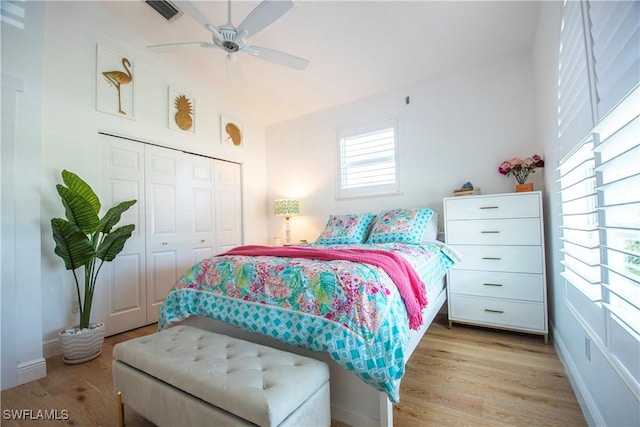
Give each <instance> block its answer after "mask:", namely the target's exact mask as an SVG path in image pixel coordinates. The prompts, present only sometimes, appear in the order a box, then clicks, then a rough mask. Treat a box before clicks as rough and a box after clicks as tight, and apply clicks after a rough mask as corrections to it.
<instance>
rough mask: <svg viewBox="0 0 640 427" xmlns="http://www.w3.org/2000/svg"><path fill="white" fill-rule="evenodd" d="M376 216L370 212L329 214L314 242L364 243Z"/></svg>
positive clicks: (332, 243) (328, 243)
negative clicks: (325, 223)
mask: <svg viewBox="0 0 640 427" xmlns="http://www.w3.org/2000/svg"><path fill="white" fill-rule="evenodd" d="M375 219H376V216H375V215H374V214H372V213H362V214H345V215H329V220H328V221H327V225H325V227H324V230H322V233H320V236H319V237H318V240H316V243H318V244H321V245H339V244H353V243H364V241H365V239H366V237H367V233H368V232H369V229H370V228H371V224H372V223H373V220H375Z"/></svg>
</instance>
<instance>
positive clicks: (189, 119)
mask: <svg viewBox="0 0 640 427" xmlns="http://www.w3.org/2000/svg"><path fill="white" fill-rule="evenodd" d="M195 113H196V101H195V99H194V98H193V97H192V96H189V95H187V94H185V93H183V92H180V91H177V90H174V89H172V88H169V128H170V129H173V130H177V131H181V132H187V133H192V134H193V133H195V129H196V114H195Z"/></svg>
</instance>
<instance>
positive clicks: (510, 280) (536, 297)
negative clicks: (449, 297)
mask: <svg viewBox="0 0 640 427" xmlns="http://www.w3.org/2000/svg"><path fill="white" fill-rule="evenodd" d="M447 283H448V286H449V291H450V292H451V293H452V294H465V295H475V296H480V297H491V298H507V299H516V300H525V301H537V302H542V301H544V283H543V280H542V274H522V273H496V272H491V271H472V270H451V272H450V273H449V280H448V282H447Z"/></svg>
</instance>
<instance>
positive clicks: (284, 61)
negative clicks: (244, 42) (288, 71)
mask: <svg viewBox="0 0 640 427" xmlns="http://www.w3.org/2000/svg"><path fill="white" fill-rule="evenodd" d="M242 50H243V51H245V52H247V53H249V54H250V55H252V56H255V57H256V58H260V59H264V60H265V61H271V62H275V63H276V64H280V65H284V66H285V67H289V68H295V69H296V70H304V69H305V68H307V65H309V61H308V60H306V59H303V58H299V57H297V56H294V55H290V54H288V53H284V52H280V51H279V50H273V49H268V48H266V47H258V46H246V47H245V48H243V49H242Z"/></svg>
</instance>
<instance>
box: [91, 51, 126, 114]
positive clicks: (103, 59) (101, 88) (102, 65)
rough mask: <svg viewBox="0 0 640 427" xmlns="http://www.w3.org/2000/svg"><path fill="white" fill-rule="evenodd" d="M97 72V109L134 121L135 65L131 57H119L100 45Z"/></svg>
mask: <svg viewBox="0 0 640 427" xmlns="http://www.w3.org/2000/svg"><path fill="white" fill-rule="evenodd" d="M97 71H98V73H97V77H98V81H97V82H96V83H97V85H96V108H97V109H98V110H99V111H102V112H105V113H109V114H114V115H117V116H120V117H125V118H128V119H134V117H133V116H134V114H133V113H134V99H133V98H134V92H135V91H134V84H135V81H134V64H133V61H132V60H131V59H130V57H125V56H121V55H117V54H115V53H113V52H111V51H109V50H108V49H105V48H104V47H103V46H100V45H98V47H97ZM114 89H115V91H114Z"/></svg>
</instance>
